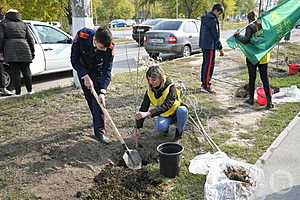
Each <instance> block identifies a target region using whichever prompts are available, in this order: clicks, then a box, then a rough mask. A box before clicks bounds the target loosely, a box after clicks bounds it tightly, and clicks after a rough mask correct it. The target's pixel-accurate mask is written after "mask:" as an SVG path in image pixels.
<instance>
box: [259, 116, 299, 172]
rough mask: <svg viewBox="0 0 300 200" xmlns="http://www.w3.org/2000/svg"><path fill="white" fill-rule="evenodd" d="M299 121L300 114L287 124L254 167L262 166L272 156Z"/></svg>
mask: <svg viewBox="0 0 300 200" xmlns="http://www.w3.org/2000/svg"><path fill="white" fill-rule="evenodd" d="M298 121H300V112H299V113H298V114H297V115H296V116H295V118H294V119H293V120H292V121H291V122H290V123H289V124H288V126H287V127H286V128H285V129H284V130H283V131H282V132H281V133H280V135H279V136H278V137H277V138H276V139H275V141H274V142H273V143H272V144H271V146H269V148H268V149H267V151H266V152H265V153H264V154H263V155H262V156H261V157H260V158H259V159H258V160H257V161H256V163H255V165H256V166H262V165H264V163H265V162H266V161H267V160H268V159H269V158H270V157H271V156H272V154H273V152H274V151H275V150H276V149H277V148H278V147H279V145H280V144H281V143H282V142H283V140H284V139H285V138H286V137H287V136H288V135H289V133H290V130H291V129H292V128H293V127H294V126H295V125H296V123H297V122H298Z"/></svg>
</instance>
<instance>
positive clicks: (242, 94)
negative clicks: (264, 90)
mask: <svg viewBox="0 0 300 200" xmlns="http://www.w3.org/2000/svg"><path fill="white" fill-rule="evenodd" d="M248 93H249V85H248V84H245V85H243V86H241V87H239V88H238V89H237V90H236V91H235V94H234V96H235V97H239V98H246V97H247V96H248Z"/></svg>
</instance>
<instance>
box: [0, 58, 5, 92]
mask: <svg viewBox="0 0 300 200" xmlns="http://www.w3.org/2000/svg"><path fill="white" fill-rule="evenodd" d="M4 87H5V80H4V65H3V63H2V62H1V61H0V88H4Z"/></svg>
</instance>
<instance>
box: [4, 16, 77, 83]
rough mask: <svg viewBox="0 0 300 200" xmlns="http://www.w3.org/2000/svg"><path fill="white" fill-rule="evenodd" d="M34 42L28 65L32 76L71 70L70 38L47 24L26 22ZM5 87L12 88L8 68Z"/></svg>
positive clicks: (7, 69) (7, 68) (8, 69)
mask: <svg viewBox="0 0 300 200" xmlns="http://www.w3.org/2000/svg"><path fill="white" fill-rule="evenodd" d="M24 21H25V22H26V23H27V25H28V26H29V28H30V32H31V33H32V36H33V38H34V41H35V45H34V48H35V58H34V59H33V61H32V63H31V64H30V69H31V73H32V75H33V76H36V75H40V74H47V73H53V72H60V71H68V70H71V69H72V65H71V62H70V55H71V45H72V36H70V35H69V34H67V33H65V32H64V31H62V30H61V29H58V28H56V27H55V26H52V25H50V24H48V23H44V22H39V21H26V20H24ZM4 78H5V86H6V87H8V88H12V78H11V72H10V68H9V66H8V67H6V68H5V73H4Z"/></svg>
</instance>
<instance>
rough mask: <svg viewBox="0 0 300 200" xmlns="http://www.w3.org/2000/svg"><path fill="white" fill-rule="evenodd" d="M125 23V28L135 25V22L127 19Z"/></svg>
mask: <svg viewBox="0 0 300 200" xmlns="http://www.w3.org/2000/svg"><path fill="white" fill-rule="evenodd" d="M125 22H126V26H134V25H136V22H135V21H134V20H133V19H127V20H126V21H125Z"/></svg>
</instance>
